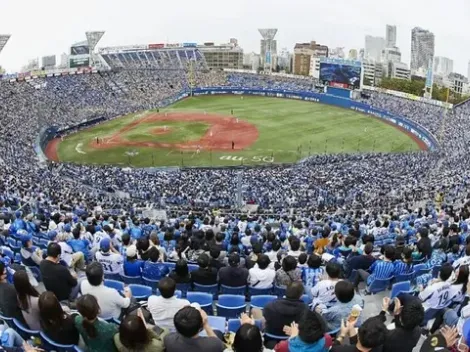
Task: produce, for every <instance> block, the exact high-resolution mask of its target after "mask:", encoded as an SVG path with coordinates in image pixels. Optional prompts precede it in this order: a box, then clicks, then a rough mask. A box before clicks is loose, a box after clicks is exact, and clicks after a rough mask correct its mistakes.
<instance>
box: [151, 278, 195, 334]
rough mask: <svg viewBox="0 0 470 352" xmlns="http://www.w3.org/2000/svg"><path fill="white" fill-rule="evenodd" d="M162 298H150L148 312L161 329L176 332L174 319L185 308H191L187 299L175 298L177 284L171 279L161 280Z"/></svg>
mask: <svg viewBox="0 0 470 352" xmlns="http://www.w3.org/2000/svg"><path fill="white" fill-rule="evenodd" d="M158 290H159V291H160V296H153V295H152V296H150V297H149V299H148V306H147V307H148V310H149V311H150V314H152V318H153V321H154V322H155V324H157V325H158V326H159V327H162V328H168V329H169V330H170V331H174V328H175V326H174V323H173V318H174V316H175V314H176V313H177V312H178V311H179V310H180V309H181V308H183V307H185V306H189V305H190V303H189V301H188V300H186V299H179V298H177V297H176V296H175V290H176V282H175V281H174V280H173V279H172V278H169V277H165V278H163V279H161V280H160V281H159V283H158Z"/></svg>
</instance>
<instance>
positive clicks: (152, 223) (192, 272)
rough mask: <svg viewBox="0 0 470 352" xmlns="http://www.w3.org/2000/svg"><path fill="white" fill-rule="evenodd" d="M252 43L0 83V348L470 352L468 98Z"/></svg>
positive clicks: (150, 51) (85, 51) (167, 50)
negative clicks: (280, 63)
mask: <svg viewBox="0 0 470 352" xmlns="http://www.w3.org/2000/svg"><path fill="white" fill-rule="evenodd" d="M116 8H118V7H116ZM112 10H115V9H114V8H113V9H109V11H112ZM118 10H119V9H118ZM388 27H389V26H387V30H388V29H389V28H388ZM418 29H419V30H421V29H420V28H418ZM390 31H391V32H393V28H392V29H391V30H390ZM259 33H260V34H261V36H262V38H263V39H262V40H261V46H262V48H261V52H262V54H260V57H261V58H260V60H259V61H260V62H262V63H263V66H262V67H258V69H247V68H241V67H243V65H242V59H243V50H242V49H241V48H240V47H239V46H238V42H237V40H236V39H233V38H232V39H231V40H230V44H227V45H225V46H223V47H218V46H215V45H214V43H204V45H200V44H197V43H191V42H181V43H147V44H139V45H122V46H112V47H101V46H99V43H100V40H101V38H102V37H103V36H104V35H105V32H104V31H91V32H86V33H85V37H86V40H85V41H83V42H80V43H77V44H74V45H72V46H71V47H70V52H69V53H70V55H69V54H66V55H65V56H64V57H65V58H66V59H67V60H66V61H67V63H66V65H65V66H67V67H61V68H59V67H56V66H57V65H56V64H55V58H54V59H52V58H50V57H49V58H48V57H46V58H45V60H43V62H44V63H50V64H51V65H50V66H51V67H48V65H43V66H44V67H43V68H41V69H33V70H27V71H25V72H21V73H4V74H0V136H1V138H0V297H1V298H2V299H0V320H2V321H3V324H0V349H2V350H3V349H5V350H6V351H15V352H17V351H18V352H19V351H27V352H33V351H35V352H38V351H44V350H45V351H64V352H80V351H92V352H94V351H119V352H129V351H159V352H181V351H188V352H190V351H195V352H204V351H214V352H269V351H276V352H281V351H282V352H302V351H315V352H328V351H335V352H349V351H362V352H370V351H384V352H394V351H400V352H413V351H416V348H418V349H419V348H420V346H423V348H422V349H421V350H420V351H422V352H431V351H437V350H440V351H447V349H446V348H449V350H451V351H457V350H458V351H468V349H469V348H468V344H469V343H468V342H467V341H470V305H468V303H469V290H470V284H469V281H470V280H469V265H470V235H469V226H470V200H469V199H470V192H469V191H470V158H469V155H470V133H468V132H467V131H468V124H469V121H470V100H464V99H462V101H461V102H460V103H458V104H455V105H453V104H450V103H448V102H443V101H441V100H434V99H432V96H433V95H432V90H433V87H434V84H433V74H432V69H431V68H430V67H431V65H429V62H430V61H429V60H424V59H423V60H421V61H422V62H424V61H426V62H425V65H429V66H428V69H429V71H427V72H426V74H425V75H426V78H423V79H422V81H423V82H422V83H423V86H424V90H423V96H417V95H412V94H408V93H403V92H399V91H394V90H389V89H384V88H378V87H375V86H372V85H368V84H366V83H370V81H369V82H366V80H365V75H366V73H365V70H366V66H365V65H366V62H365V61H361V60H356V59H344V58H340V57H332V56H333V55H330V56H328V55H326V54H325V55H323V56H321V57H313V55H312V57H311V58H310V59H312V62H311V66H310V67H311V68H312V70H314V71H315V75H314V74H312V75H307V74H305V75H304V74H302V75H300V74H290V73H285V72H275V71H279V70H277V69H275V66H276V65H275V64H274V60H277V59H278V58H277V57H276V50H275V47H276V44H275V41H274V37H275V35H276V33H277V30H276V29H260V30H259ZM423 36H425V34H422V36H421V37H423ZM9 39H10V35H0V53H1V52H2V49H3V48H4V47H7V43H8V41H9ZM432 40H433V41H434V37H433V39H432ZM312 43H315V42H312ZM312 43H305V44H301V45H300V46H303V45H307V46H310V45H311V46H313V45H314V44H312ZM315 45H316V44H315ZM7 48H8V47H7ZM315 48H316V49H315V50H318V52H320V51H321V50H323V49H325V48H324V47H323V46H321V45H317V46H316V47H315ZM322 48H323V49H322ZM395 49H396V48H395ZM395 49H394V50H395ZM308 50H310V49H308ZM312 50H313V49H312ZM326 50H327V48H326ZM302 55H303V54H302ZM294 58H295V57H294ZM310 59H309V60H310ZM294 61H295V60H294V59H293V62H294ZM315 65H317V66H315ZM220 66H224V67H220ZM391 66H392V65H391ZM421 68H422V67H421ZM408 78H409V77H408ZM408 78H406V79H408ZM420 82H421V81H420ZM387 319H388V324H386V323H387ZM392 319H393V320H392ZM428 347H429V348H428Z"/></svg>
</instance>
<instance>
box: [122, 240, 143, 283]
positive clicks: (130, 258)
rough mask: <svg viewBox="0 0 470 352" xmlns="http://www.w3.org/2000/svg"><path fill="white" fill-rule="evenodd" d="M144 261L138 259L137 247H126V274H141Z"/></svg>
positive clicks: (134, 275)
mask: <svg viewBox="0 0 470 352" xmlns="http://www.w3.org/2000/svg"><path fill="white" fill-rule="evenodd" d="M143 265H144V262H143V261H142V260H139V259H137V248H136V247H135V246H134V245H131V246H129V247H127V249H126V261H125V262H124V275H127V276H133V277H136V276H141V275H142V267H143Z"/></svg>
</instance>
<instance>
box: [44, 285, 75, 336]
mask: <svg viewBox="0 0 470 352" xmlns="http://www.w3.org/2000/svg"><path fill="white" fill-rule="evenodd" d="M39 314H40V316H41V321H40V323H41V328H42V331H43V332H44V333H45V334H46V335H47V336H48V337H49V338H50V339H51V340H53V341H54V342H57V343H60V344H62V345H76V344H78V339H79V336H78V330H77V328H76V327H75V323H74V318H73V317H72V316H70V315H68V314H67V313H65V312H64V310H63V308H62V306H61V305H60V303H59V300H58V299H57V297H56V296H55V294H54V293H53V292H50V291H46V292H43V293H41V295H40V296H39Z"/></svg>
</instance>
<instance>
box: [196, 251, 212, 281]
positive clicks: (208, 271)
mask: <svg viewBox="0 0 470 352" xmlns="http://www.w3.org/2000/svg"><path fill="white" fill-rule="evenodd" d="M209 263H210V260H209V257H208V256H207V254H204V253H203V254H201V255H200V256H199V258H198V259H197V264H198V265H199V268H198V269H197V270H195V271H193V272H191V280H192V282H193V283H196V284H200V285H214V284H216V283H217V270H216V269H215V268H211V267H210V266H209Z"/></svg>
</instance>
